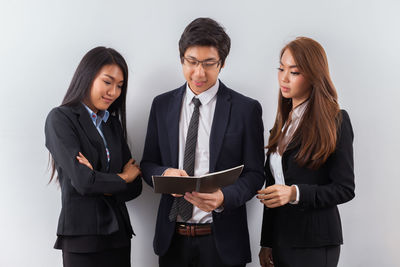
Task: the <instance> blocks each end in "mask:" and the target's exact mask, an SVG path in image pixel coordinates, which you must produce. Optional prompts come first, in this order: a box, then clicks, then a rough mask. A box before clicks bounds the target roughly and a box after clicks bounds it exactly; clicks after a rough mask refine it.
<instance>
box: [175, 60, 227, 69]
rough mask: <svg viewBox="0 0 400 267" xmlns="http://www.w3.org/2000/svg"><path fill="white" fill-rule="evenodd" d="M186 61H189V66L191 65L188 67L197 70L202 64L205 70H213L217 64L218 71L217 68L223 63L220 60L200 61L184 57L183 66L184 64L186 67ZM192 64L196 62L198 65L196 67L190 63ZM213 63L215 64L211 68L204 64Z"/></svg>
mask: <svg viewBox="0 0 400 267" xmlns="http://www.w3.org/2000/svg"><path fill="white" fill-rule="evenodd" d="M185 60H186V61H188V62H189V64H190V65H186V66H188V67H190V68H197V67H198V66H199V65H200V64H201V67H202V68H203V69H204V70H211V69H212V67H214V64H216V65H215V67H216V69H217V68H218V65H220V64H221V62H222V60H221V59H219V60H213V59H206V60H198V59H196V58H187V57H182V64H183V65H185ZM190 62H192V63H194V62H196V64H195V65H194V64H192V63H190ZM211 62H212V63H213V64H212V65H211V66H207V65H204V64H207V63H211Z"/></svg>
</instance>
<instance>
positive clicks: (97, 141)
mask: <svg viewBox="0 0 400 267" xmlns="http://www.w3.org/2000/svg"><path fill="white" fill-rule="evenodd" d="M74 111H75V112H76V113H77V114H78V121H79V124H80V125H81V127H82V129H83V130H84V131H85V133H86V135H87V137H88V139H89V141H90V143H92V145H93V147H95V148H96V150H97V153H98V155H99V158H100V162H101V170H102V171H106V167H107V154H106V148H105V146H104V142H103V139H102V138H101V136H100V134H99V132H98V131H97V129H96V127H95V126H94V124H93V121H92V120H91V118H90V116H89V113H88V111H87V110H86V109H85V107H84V106H83V105H82V104H79V105H77V106H76V107H74ZM84 156H86V155H84ZM93 168H95V166H93Z"/></svg>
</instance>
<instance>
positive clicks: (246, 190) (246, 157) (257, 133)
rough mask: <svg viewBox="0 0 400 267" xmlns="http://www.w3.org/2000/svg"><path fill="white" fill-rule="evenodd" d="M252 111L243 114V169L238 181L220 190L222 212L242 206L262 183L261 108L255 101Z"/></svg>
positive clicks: (262, 131) (262, 132)
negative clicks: (222, 195) (222, 198)
mask: <svg viewBox="0 0 400 267" xmlns="http://www.w3.org/2000/svg"><path fill="white" fill-rule="evenodd" d="M253 103H254V105H252V107H251V108H252V110H250V112H245V114H244V118H243V119H244V120H245V122H244V124H245V129H244V137H243V142H242V144H241V146H242V151H243V164H244V169H243V172H242V174H241V176H240V177H239V179H238V180H237V181H236V182H235V183H234V184H233V185H230V186H226V187H224V188H222V189H221V190H222V193H223V194H224V204H223V205H224V210H225V211H227V210H232V209H235V208H237V207H240V206H242V205H244V204H245V203H246V202H247V201H248V200H250V199H251V198H252V197H253V196H254V195H255V194H256V193H257V190H259V189H260V188H261V187H262V186H263V184H264V182H265V176H264V170H263V166H264V126H263V122H262V108H261V105H260V103H258V102H257V101H254V102H253Z"/></svg>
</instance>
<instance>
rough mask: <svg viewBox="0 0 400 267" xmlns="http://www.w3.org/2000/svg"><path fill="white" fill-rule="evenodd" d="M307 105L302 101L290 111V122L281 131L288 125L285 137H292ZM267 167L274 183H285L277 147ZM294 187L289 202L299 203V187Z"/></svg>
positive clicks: (306, 102)
mask: <svg viewBox="0 0 400 267" xmlns="http://www.w3.org/2000/svg"><path fill="white" fill-rule="evenodd" d="M307 106H308V100H307V101H304V102H303V103H301V104H300V105H298V106H297V107H295V109H294V110H293V111H292V112H291V113H292V122H291V123H290V124H289V125H288V126H287V125H286V124H285V126H283V129H282V131H284V130H285V127H288V129H287V131H286V135H285V138H287V139H289V140H290V139H291V138H292V137H293V133H294V132H295V131H296V129H297V127H298V126H299V124H300V121H301V118H302V117H303V114H304V112H305V110H306V108H307ZM269 167H270V170H271V173H272V176H274V179H275V184H282V185H284V184H285V176H284V175H283V168H282V155H280V154H279V152H278V148H277V150H276V152H274V153H271V154H270V155H269ZM294 186H295V187H296V192H297V194H296V201H292V202H290V204H297V203H299V200H300V191H299V187H298V186H297V185H294Z"/></svg>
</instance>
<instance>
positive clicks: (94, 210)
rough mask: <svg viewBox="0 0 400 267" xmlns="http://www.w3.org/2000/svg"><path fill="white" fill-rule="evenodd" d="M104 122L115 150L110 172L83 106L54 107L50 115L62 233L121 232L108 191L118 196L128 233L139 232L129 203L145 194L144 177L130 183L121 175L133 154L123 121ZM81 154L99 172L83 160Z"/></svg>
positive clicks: (59, 231) (49, 144)
mask: <svg viewBox="0 0 400 267" xmlns="http://www.w3.org/2000/svg"><path fill="white" fill-rule="evenodd" d="M102 123H103V128H102V131H103V134H104V137H105V139H106V140H107V146H108V149H109V152H110V163H109V164H110V165H109V170H108V171H107V155H106V151H105V146H104V143H103V140H102V138H101V136H100V134H99V133H98V131H97V129H96V127H95V126H94V124H93V122H92V120H91V118H90V116H89V113H88V111H87V110H86V109H85V107H84V106H83V105H82V104H78V105H76V106H73V107H67V106H62V107H57V108H54V109H53V110H52V111H51V112H50V113H49V115H48V116H47V120H46V125H45V134H46V147H47V148H48V150H49V151H50V153H51V155H52V157H53V159H54V161H55V165H56V169H57V173H58V178H59V182H60V186H61V195H62V208H61V214H60V217H59V221H58V228H57V235H69V236H76V235H108V234H112V233H114V232H116V231H118V229H119V226H118V222H117V218H116V215H115V212H114V211H113V209H112V207H111V206H110V204H109V202H108V201H107V200H106V198H109V196H105V195H104V194H105V193H108V194H112V196H111V197H112V198H114V199H115V201H116V202H117V203H118V206H119V208H120V210H121V213H122V216H123V219H124V221H125V222H126V225H127V227H128V231H129V232H130V233H133V231H132V227H131V224H130V220H129V214H128V211H127V209H126V205H125V201H129V200H131V199H134V198H135V197H137V196H138V195H140V193H141V191H142V181H141V179H140V178H139V177H138V178H137V179H135V181H134V182H132V183H126V182H125V181H124V180H123V179H121V178H120V177H119V176H118V175H117V174H116V173H120V172H122V168H123V166H124V165H125V164H126V162H128V160H129V159H130V158H131V153H130V151H129V147H128V145H127V144H126V142H125V140H124V138H123V132H122V127H121V125H120V122H119V119H118V118H117V117H116V116H113V115H110V117H109V119H108V120H107V123H104V122H102ZM78 152H82V154H83V155H84V156H85V157H86V158H87V159H88V160H89V162H90V163H91V164H92V166H93V169H94V170H91V169H90V168H88V167H86V166H85V165H82V164H80V163H79V162H78V160H77V159H76V156H77V155H78Z"/></svg>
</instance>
